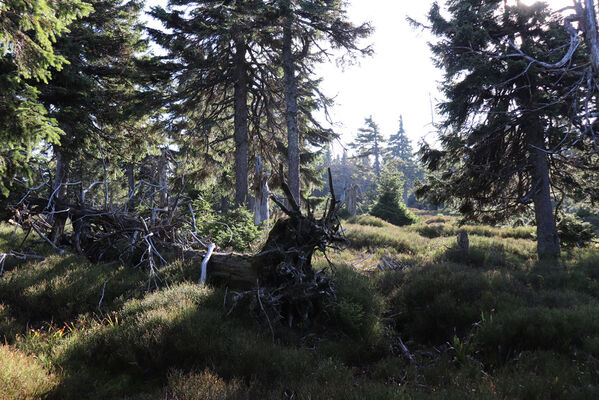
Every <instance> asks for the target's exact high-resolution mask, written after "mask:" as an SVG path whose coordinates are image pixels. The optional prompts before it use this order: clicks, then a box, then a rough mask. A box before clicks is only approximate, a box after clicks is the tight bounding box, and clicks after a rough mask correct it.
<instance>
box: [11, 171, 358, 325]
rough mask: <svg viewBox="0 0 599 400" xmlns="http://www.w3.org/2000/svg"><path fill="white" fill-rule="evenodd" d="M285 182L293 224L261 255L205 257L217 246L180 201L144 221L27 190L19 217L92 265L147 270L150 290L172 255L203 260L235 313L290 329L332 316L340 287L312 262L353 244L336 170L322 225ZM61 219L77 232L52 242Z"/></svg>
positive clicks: (276, 231)
mask: <svg viewBox="0 0 599 400" xmlns="http://www.w3.org/2000/svg"><path fill="white" fill-rule="evenodd" d="M281 177H282V187H283V191H284V194H285V197H286V203H287V204H288V206H287V205H285V204H284V201H283V200H282V199H278V198H276V197H274V196H273V197H272V199H273V201H274V202H275V203H276V204H277V205H278V206H279V207H280V208H281V210H283V212H284V213H285V214H286V216H287V217H286V218H283V219H279V220H278V221H277V222H276V223H275V225H274V226H273V228H272V230H271V231H270V233H269V236H268V239H267V241H266V243H265V245H264V246H263V248H262V250H261V251H260V252H259V253H257V254H255V255H243V254H223V253H214V254H211V255H209V256H207V255H206V253H207V251H206V248H209V247H210V248H212V247H213V246H209V244H208V243H206V242H205V241H206V239H205V238H204V239H202V238H198V236H197V229H196V228H195V226H196V217H195V215H194V213H193V210H192V209H191V207H190V206H189V203H186V202H185V201H179V199H177V200H176V201H175V204H173V205H171V206H170V207H167V208H166V209H165V208H162V209H153V210H152V211H151V214H150V215H148V216H146V217H144V216H141V215H137V214H133V213H131V212H127V211H126V210H120V211H119V210H117V211H115V210H106V209H94V208H91V207H87V206H85V205H76V204H66V203H64V202H62V201H59V200H57V199H56V198H55V197H54V195H51V196H50V198H49V199H48V198H40V197H32V196H30V194H31V193H32V192H31V191H28V193H27V195H26V196H25V197H24V198H23V199H22V200H21V201H20V202H19V203H18V204H16V205H15V206H14V207H13V212H14V214H15V221H17V223H18V224H20V225H21V226H22V227H23V228H24V229H25V230H27V231H28V234H29V233H30V232H32V231H33V232H35V233H36V234H38V235H39V236H40V237H41V238H43V239H44V240H45V241H47V242H48V243H50V244H51V245H52V246H54V247H55V248H56V249H57V250H59V251H61V252H62V251H64V248H63V246H69V247H70V248H72V249H73V250H75V251H76V252H78V253H80V254H83V255H85V256H86V257H87V258H88V259H90V260H91V261H94V262H113V261H116V262H120V263H122V264H124V265H130V266H135V267H143V268H147V270H148V273H149V279H148V289H150V288H158V282H159V271H160V269H161V268H162V267H164V266H166V265H167V264H168V261H167V258H168V257H169V256H171V255H175V256H176V257H185V258H187V259H190V258H191V259H202V260H204V264H207V274H208V279H210V280H211V281H212V282H215V283H217V284H222V285H224V286H227V287H229V288H231V289H232V290H237V291H236V292H232V296H231V301H230V303H229V304H230V307H231V309H230V311H232V310H233V309H234V308H237V307H239V306H240V304H242V303H246V304H248V305H249V307H250V308H251V309H252V310H253V311H254V312H256V313H257V314H258V315H263V316H264V317H265V318H266V320H267V322H268V324H269V325H270V327H271V330H272V327H273V324H277V323H282V322H284V321H286V322H287V323H288V324H289V325H290V326H291V325H300V324H305V323H306V322H308V321H311V320H312V319H313V318H315V317H316V316H318V315H319V314H320V313H322V312H323V311H325V310H326V306H327V304H329V302H330V301H331V300H332V299H334V297H335V290H334V286H333V284H332V281H331V280H330V278H329V277H328V275H327V274H326V273H325V272H324V271H315V270H314V269H313V268H312V256H313V254H314V252H315V251H316V250H320V251H321V252H323V253H325V255H326V251H327V249H328V248H331V247H333V248H337V247H338V246H340V245H343V244H346V242H347V240H346V239H345V237H344V236H343V234H342V232H341V230H340V222H339V219H338V217H337V211H338V209H339V207H340V205H341V202H340V201H339V200H337V199H336V198H335V193H334V191H333V189H332V188H333V185H332V182H331V181H332V178H331V174H330V171H329V182H330V185H329V186H330V188H331V199H330V200H329V202H328V203H327V206H326V207H325V211H324V214H323V215H322V217H320V218H316V216H315V215H314V213H313V211H312V210H310V208H308V210H307V213H306V214H302V212H301V210H300V207H299V205H298V204H297V202H296V200H295V199H294V198H293V196H292V195H291V191H290V190H289V187H288V185H287V183H286V182H285V179H284V178H283V172H282V168H281ZM54 193H55V192H54ZM54 193H53V194H54ZM57 215H60V218H62V219H70V220H71V222H72V226H73V230H72V233H63V234H62V236H61V237H60V238H59V239H58V240H50V239H49V237H50V233H51V232H52V223H53V221H54V220H56V217H57ZM210 253H212V252H211V251H210ZM203 275H204V274H203Z"/></svg>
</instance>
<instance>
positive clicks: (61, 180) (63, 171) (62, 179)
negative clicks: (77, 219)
mask: <svg viewBox="0 0 599 400" xmlns="http://www.w3.org/2000/svg"><path fill="white" fill-rule="evenodd" d="M54 151H55V152H56V174H55V175H54V185H53V186H52V193H54V192H55V191H56V193H55V194H54V198H53V199H54V203H64V202H66V200H67V194H68V187H67V185H66V183H67V182H68V180H69V172H70V160H69V159H68V158H67V157H66V156H65V155H64V154H63V152H62V151H61V150H60V148H58V147H55V149H54ZM55 211H62V210H60V209H58V208H57V209H56V210H55ZM67 215H68V214H67V213H66V212H58V213H55V214H54V215H53V217H52V231H51V232H50V240H51V241H52V243H54V244H56V245H58V243H59V242H60V239H61V238H62V235H63V234H64V227H65V225H66V223H67Z"/></svg>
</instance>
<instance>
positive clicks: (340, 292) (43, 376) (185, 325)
mask: <svg viewBox="0 0 599 400" xmlns="http://www.w3.org/2000/svg"><path fill="white" fill-rule="evenodd" d="M419 218H420V222H419V223H417V224H415V225H411V226H407V227H401V228H400V227H396V226H394V225H392V224H389V223H387V222H384V221H382V220H380V219H378V218H375V217H372V216H358V217H354V218H351V219H350V220H348V221H346V222H345V223H344V224H343V226H344V227H345V228H346V229H347V231H346V236H347V237H348V239H349V240H350V241H351V245H350V246H349V247H348V248H346V249H344V250H341V251H338V252H336V253H335V252H333V253H330V254H329V259H330V260H331V261H332V262H333V266H332V267H330V266H329V263H328V261H327V260H326V259H325V258H324V257H323V256H322V255H319V256H317V257H316V258H315V260H314V265H315V266H316V267H317V268H325V269H327V270H328V271H330V272H329V273H330V274H331V277H332V279H333V281H334V282H335V296H336V298H335V301H334V302H333V303H332V304H331V305H330V307H329V308H328V309H327V310H325V315H324V317H323V318H321V320H320V321H318V322H315V323H314V324H313V326H310V327H305V328H303V330H301V331H299V330H297V329H290V328H287V327H286V326H284V325H276V324H275V325H274V326H273V330H272V332H271V330H270V328H269V326H268V323H267V321H266V319H265V318H264V315H254V314H249V313H248V311H247V310H245V309H243V308H236V309H235V311H233V312H231V313H230V312H229V311H230V304H229V303H228V302H227V300H228V299H229V298H230V295H231V293H230V292H229V291H227V290H226V289H223V288H216V287H212V286H199V285H197V282H198V280H199V275H200V271H199V266H198V265H197V264H194V263H191V262H185V261H176V262H174V263H172V264H171V265H169V266H168V267H167V268H165V269H163V270H162V271H160V281H159V285H160V289H159V290H155V291H152V292H148V291H147V290H146V289H147V280H148V275H147V272H146V271H143V270H138V269H133V268H127V267H124V266H120V265H117V264H111V265H106V264H91V263H89V262H87V261H86V260H85V259H83V258H81V257H79V256H75V255H62V256H58V255H51V253H52V250H51V249H48V248H47V247H44V245H43V244H40V243H39V242H37V241H36V240H35V238H28V239H27V240H26V241H25V243H24V244H23V246H22V250H27V251H30V252H32V253H33V252H35V253H36V254H43V255H44V259H35V260H27V261H22V260H11V261H10V263H7V264H6V265H5V273H4V275H3V276H2V277H0V336H1V337H3V338H4V343H5V344H4V345H3V346H0V362H1V364H2V367H3V368H2V369H0V399H13V398H17V399H42V398H44V399H45V398H48V399H79V398H86V399H106V398H130V399H138V400H141V399H156V400H158V399H160V400H164V399H172V400H183V399H185V400H192V399H246V398H263V399H281V398H296V399H310V398H312V399H321V398H327V399H329V398H331V399H421V398H422V399H430V398H433V399H465V398H469V399H495V398H518V399H537V398H550V399H590V398H597V397H598V396H599V386H598V384H597V382H599V361H598V360H599V322H598V321H599V311H597V310H599V251H598V250H597V249H595V248H593V247H592V246H591V247H586V248H582V249H569V250H568V251H566V252H564V253H563V255H562V260H561V261H560V262H539V261H538V260H537V258H536V256H535V238H534V232H533V231H532V230H531V229H530V228H528V227H520V228H499V227H488V226H482V225H466V226H462V227H459V226H458V225H457V221H456V219H455V217H451V216H445V215H419ZM459 229H466V230H467V232H468V233H469V236H470V250H469V251H468V252H467V253H465V252H464V251H462V250H459V249H457V247H456V239H455V235H456V234H457V232H458V230H459ZM12 234H13V231H12V229H11V227H9V226H7V225H2V226H0V246H2V248H0V252H4V251H7V250H12V249H16V246H17V245H19V244H20V242H21V241H22V239H23V233H22V232H17V234H16V235H15V236H16V237H15V238H14V239H13V238H12ZM382 258H386V259H394V260H395V261H396V265H400V266H401V268H398V269H397V270H394V271H389V270H388V269H387V270H386V271H381V270H380V268H378V267H377V264H378V263H380V262H381V259H382Z"/></svg>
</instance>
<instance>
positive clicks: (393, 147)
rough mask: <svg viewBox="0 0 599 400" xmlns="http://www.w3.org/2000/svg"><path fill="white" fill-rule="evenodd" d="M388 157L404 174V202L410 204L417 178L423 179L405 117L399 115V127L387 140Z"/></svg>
mask: <svg viewBox="0 0 599 400" xmlns="http://www.w3.org/2000/svg"><path fill="white" fill-rule="evenodd" d="M386 155H387V157H389V158H390V159H391V160H394V161H395V162H394V165H396V167H397V170H398V171H399V172H401V174H402V175H403V202H404V203H405V204H408V197H409V193H410V191H411V190H412V188H413V187H414V183H415V182H416V179H419V178H420V179H422V177H423V174H422V170H421V168H420V167H419V166H418V164H417V163H416V160H414V149H413V148H412V143H411V142H410V139H408V136H407V135H406V131H405V129H404V125H403V117H402V116H400V117H399V129H398V130H397V133H394V134H393V135H391V136H390V137H389V140H388V142H387V154H386Z"/></svg>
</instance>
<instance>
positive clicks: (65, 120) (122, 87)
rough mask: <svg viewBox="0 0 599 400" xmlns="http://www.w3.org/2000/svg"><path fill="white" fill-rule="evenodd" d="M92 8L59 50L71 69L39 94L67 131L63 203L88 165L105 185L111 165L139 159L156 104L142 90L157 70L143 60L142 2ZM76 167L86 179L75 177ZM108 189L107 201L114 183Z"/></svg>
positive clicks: (60, 153)
mask: <svg viewBox="0 0 599 400" xmlns="http://www.w3.org/2000/svg"><path fill="white" fill-rule="evenodd" d="M91 4H92V5H93V7H94V12H93V13H91V14H90V15H89V16H87V17H85V18H82V19H80V20H78V21H76V22H75V23H73V24H72V25H71V27H70V32H69V33H68V34H65V35H64V36H63V37H61V38H60V39H59V40H58V41H57V43H56V45H55V48H56V49H57V51H59V52H60V54H61V55H62V56H63V57H64V58H65V59H66V60H67V61H68V62H69V63H68V64H67V65H65V66H64V67H63V69H62V70H61V71H59V72H56V73H55V74H54V75H53V77H52V80H51V81H50V82H49V83H48V84H47V85H41V86H40V87H39V90H40V92H41V94H40V100H41V101H42V102H43V104H44V105H45V106H46V107H47V108H48V109H49V110H51V113H50V115H51V117H53V118H54V119H55V120H56V121H57V123H58V126H60V128H61V129H62V130H63V131H64V132H65V135H64V136H63V137H62V138H61V143H60V145H54V146H53V152H54V155H55V157H56V169H55V174H54V175H55V179H54V187H53V191H54V190H57V191H56V196H57V198H58V199H59V200H65V199H66V197H67V195H68V190H67V189H68V187H67V186H65V183H66V182H68V181H70V180H75V181H78V180H81V179H77V178H81V175H80V174H82V173H84V172H85V168H82V166H83V165H87V166H88V168H89V169H92V168H93V169H96V170H97V171H99V173H97V175H95V177H93V178H92V179H93V180H96V177H97V178H98V180H105V174H107V173H108V170H109V167H110V166H109V165H108V164H110V163H111V162H113V163H116V161H117V160H118V159H119V158H120V159H131V157H133V155H134V154H137V155H136V157H140V156H141V155H143V154H145V152H147V147H146V143H147V142H148V140H150V139H151V135H150V134H149V133H150V131H149V128H147V127H146V128H144V127H143V123H142V121H143V120H144V118H146V117H147V113H149V112H150V111H149V110H151V109H152V106H154V105H156V104H154V103H153V101H152V99H153V97H152V96H151V93H148V94H144V93H141V92H140V91H141V90H142V89H143V88H144V86H148V85H149V83H148V81H151V80H152V79H153V78H152V75H154V74H155V73H156V71H155V70H149V71H148V70H146V69H145V68H142V66H144V65H145V64H146V62H144V61H143V60H140V59H138V56H139V55H140V54H141V52H143V51H145V50H146V48H147V43H146V42H145V41H144V40H143V39H142V34H143V29H144V27H143V26H142V25H141V24H140V22H139V17H140V14H141V12H142V10H143V3H142V2H140V1H129V2H126V3H119V2H114V1H112V0H92V1H91ZM148 63H149V61H148ZM148 75H149V76H148ZM75 161H76V163H75V164H76V165H77V169H78V174H79V175H80V176H74V172H75V171H72V167H73V164H74V162H75ZM94 163H95V166H94V165H93V164H94ZM92 176H93V175H92ZM104 188H105V199H106V198H107V197H108V188H107V183H106V185H105V186H104ZM64 222H65V221H64V220H62V219H61V218H60V217H57V218H56V221H55V224H54V232H53V240H58V239H60V236H61V234H62V229H63V227H64Z"/></svg>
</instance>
